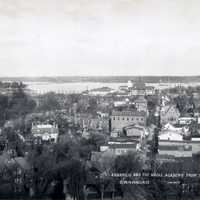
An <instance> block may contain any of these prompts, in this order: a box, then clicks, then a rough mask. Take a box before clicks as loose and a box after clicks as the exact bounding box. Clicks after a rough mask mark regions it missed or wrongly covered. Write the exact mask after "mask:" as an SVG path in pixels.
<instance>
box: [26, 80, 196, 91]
mask: <svg viewBox="0 0 200 200" xmlns="http://www.w3.org/2000/svg"><path fill="white" fill-rule="evenodd" d="M25 84H27V88H28V89H30V90H31V91H32V92H35V93H46V92H56V93H79V92H83V91H85V90H91V89H95V88H101V87H109V88H112V89H114V90H117V89H118V88H119V86H122V85H123V86H124V85H127V83H110V82H109V83H105V82H67V83H53V82H25ZM146 85H151V86H154V87H155V88H156V89H166V88H171V87H174V86H178V85H180V83H164V84H160V83H147V84H146ZM181 85H182V86H185V87H187V86H197V85H198V86H200V83H199V82H193V83H181Z"/></svg>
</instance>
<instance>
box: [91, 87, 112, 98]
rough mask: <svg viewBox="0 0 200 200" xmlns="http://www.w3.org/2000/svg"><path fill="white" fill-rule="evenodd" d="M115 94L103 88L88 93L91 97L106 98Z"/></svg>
mask: <svg viewBox="0 0 200 200" xmlns="http://www.w3.org/2000/svg"><path fill="white" fill-rule="evenodd" d="M112 92H114V90H113V89H111V88H109V87H101V88H96V89H92V90H89V91H88V94H89V95H91V96H105V95H107V94H110V93H112Z"/></svg>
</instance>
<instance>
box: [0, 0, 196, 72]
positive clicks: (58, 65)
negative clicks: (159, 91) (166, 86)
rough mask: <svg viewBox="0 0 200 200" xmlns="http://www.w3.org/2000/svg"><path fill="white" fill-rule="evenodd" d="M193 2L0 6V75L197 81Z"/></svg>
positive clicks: (72, 0)
mask: <svg viewBox="0 0 200 200" xmlns="http://www.w3.org/2000/svg"><path fill="white" fill-rule="evenodd" d="M199 12H200V1H199V0H190V1H189V0H0V66H1V68H0V76H52V75H66V76H67V75H200V14H199Z"/></svg>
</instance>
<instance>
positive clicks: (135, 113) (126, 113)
mask: <svg viewBox="0 0 200 200" xmlns="http://www.w3.org/2000/svg"><path fill="white" fill-rule="evenodd" d="M145 115H146V113H145V112H144V111H115V110H114V111H112V116H142V117H144V116H145Z"/></svg>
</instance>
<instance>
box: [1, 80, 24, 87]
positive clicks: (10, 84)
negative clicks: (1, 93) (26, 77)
mask: <svg viewBox="0 0 200 200" xmlns="http://www.w3.org/2000/svg"><path fill="white" fill-rule="evenodd" d="M25 87H26V85H25V84H24V83H22V82H21V81H14V82H2V81H0V89H1V88H5V89H8V88H11V89H20V88H21V89H22V88H25Z"/></svg>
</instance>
